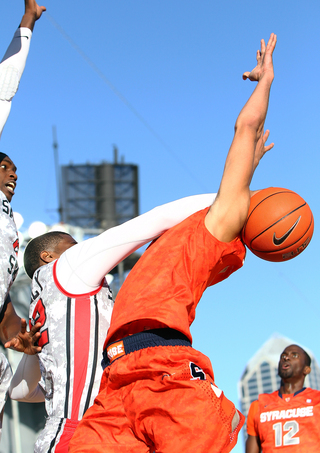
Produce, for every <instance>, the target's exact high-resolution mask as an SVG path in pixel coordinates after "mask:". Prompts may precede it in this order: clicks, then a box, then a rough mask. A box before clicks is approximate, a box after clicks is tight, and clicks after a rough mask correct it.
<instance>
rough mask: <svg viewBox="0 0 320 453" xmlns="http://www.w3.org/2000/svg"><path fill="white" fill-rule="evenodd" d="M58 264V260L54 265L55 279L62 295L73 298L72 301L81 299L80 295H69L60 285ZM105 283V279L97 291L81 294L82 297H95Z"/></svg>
mask: <svg viewBox="0 0 320 453" xmlns="http://www.w3.org/2000/svg"><path fill="white" fill-rule="evenodd" d="M57 262H58V260H56V261H55V262H54V265H53V279H54V282H55V284H56V286H57V288H58V290H59V291H61V292H62V294H64V295H65V296H67V297H71V298H72V299H74V298H77V297H79V294H72V293H68V291H66V290H65V289H64V288H63V287H62V286H61V285H60V283H59V281H58V277H57ZM103 283H104V278H103V279H102V280H101V283H100V286H99V287H98V288H97V289H95V290H94V291H91V292H90V293H85V294H80V297H82V296H94V295H95V294H97V293H98V292H99V291H100V289H101V288H102V286H103Z"/></svg>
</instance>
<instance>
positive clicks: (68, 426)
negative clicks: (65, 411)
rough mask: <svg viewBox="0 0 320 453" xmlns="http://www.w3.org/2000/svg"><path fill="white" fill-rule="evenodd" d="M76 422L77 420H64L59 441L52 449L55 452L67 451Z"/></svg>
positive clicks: (66, 452) (63, 452)
mask: <svg viewBox="0 0 320 453" xmlns="http://www.w3.org/2000/svg"><path fill="white" fill-rule="evenodd" d="M78 424H79V421H78V420H69V419H68V420H66V423H65V425H64V428H63V433H62V434H61V436H60V439H59V442H58V444H57V445H56V447H55V449H54V451H55V453H68V447H69V442H70V440H71V437H72V436H73V433H74V432H75V429H76V427H77V426H78Z"/></svg>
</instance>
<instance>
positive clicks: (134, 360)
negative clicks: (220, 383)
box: [69, 346, 244, 453]
mask: <svg viewBox="0 0 320 453" xmlns="http://www.w3.org/2000/svg"><path fill="white" fill-rule="evenodd" d="M235 414H236V409H235V406H234V405H233V403H232V402H231V401H229V400H228V399H227V398H226V397H225V396H224V394H223V392H222V391H221V390H220V389H218V387H216V386H215V385H214V382H213V371H212V368H211V364H210V361H209V359H208V358H207V357H206V356H204V355H203V354H201V353H200V352H198V351H196V350H195V349H193V348H192V347H191V346H155V347H148V348H145V349H140V350H137V351H135V352H131V353H129V354H128V355H124V356H123V357H120V358H119V359H117V360H115V361H114V362H113V363H112V364H111V365H110V366H108V367H107V368H106V369H105V371H104V373H103V377H102V381H101V388H100V393H99V395H98V396H97V398H96V399H95V402H94V405H93V406H92V407H91V408H89V409H88V411H87V412H86V414H85V415H84V417H83V419H82V421H81V422H80V423H79V425H78V427H77V429H76V431H75V434H74V436H73V437H72V439H71V442H70V445H69V453H80V452H81V453H85V452H90V453H93V452H101V453H138V452H139V453H150V452H153V451H155V452H161V453H172V452H184V453H189V452H190V453H191V452H192V453H194V452H206V453H218V452H223V453H227V452H229V451H230V450H232V448H233V447H234V445H235V444H236V441H237V436H238V432H239V430H240V428H241V427H242V425H243V423H244V417H243V416H242V414H240V413H239V416H240V421H239V423H238V426H237V427H236V428H235V429H234V431H233V432H232V429H231V422H232V419H233V417H234V415H235Z"/></svg>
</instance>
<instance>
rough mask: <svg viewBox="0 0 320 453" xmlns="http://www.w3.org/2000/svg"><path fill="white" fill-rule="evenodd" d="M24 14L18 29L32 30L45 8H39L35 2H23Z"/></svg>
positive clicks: (29, 0) (26, 0) (30, 0)
mask: <svg viewBox="0 0 320 453" xmlns="http://www.w3.org/2000/svg"><path fill="white" fill-rule="evenodd" d="M24 6H25V12H24V15H23V16H22V19H21V23H20V27H26V28H30V30H31V31H32V30H33V27H34V24H35V22H36V21H37V20H38V19H40V17H41V16H42V13H43V12H44V11H46V7H45V6H39V5H38V3H37V2H36V0H24Z"/></svg>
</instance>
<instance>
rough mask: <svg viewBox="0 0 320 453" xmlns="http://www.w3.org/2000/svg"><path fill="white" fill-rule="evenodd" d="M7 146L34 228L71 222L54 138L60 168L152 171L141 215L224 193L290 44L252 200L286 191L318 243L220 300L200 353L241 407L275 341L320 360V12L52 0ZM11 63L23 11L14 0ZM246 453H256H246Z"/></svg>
mask: <svg viewBox="0 0 320 453" xmlns="http://www.w3.org/2000/svg"><path fill="white" fill-rule="evenodd" d="M45 6H46V7H47V10H48V11H47V13H45V14H44V16H43V17H42V18H41V20H40V21H39V22H38V23H37V24H36V27H35V31H34V36H33V38H32V42H31V50H30V54H29V59H28V62H27V67H26V70H25V73H24V75H23V78H22V81H21V84H20V88H19V91H18V93H17V95H16V97H15V99H14V101H13V106H12V111H11V115H10V118H9V120H8V122H7V124H6V126H5V129H4V132H3V134H2V138H1V145H0V146H1V147H0V149H1V151H3V152H7V153H8V154H9V155H10V157H11V158H12V159H13V160H14V162H15V163H16V165H17V167H18V175H19V181H18V187H17V190H16V195H15V196H14V199H13V202H12V205H13V208H14V210H15V211H18V212H20V213H21V214H22V215H23V217H24V218H25V223H24V225H23V227H25V228H26V227H27V226H29V224H30V223H31V222H32V221H34V220H42V221H43V222H45V223H48V224H52V223H55V222H56V221H57V220H58V215H57V211H56V209H57V196H56V194H57V189H56V184H55V172H54V160H53V150H52V141H53V138H52V127H53V126H55V127H56V129H57V137H58V142H59V155H60V163H61V164H68V163H69V162H73V163H75V164H77V163H78V164H80V163H85V162H88V161H89V162H91V163H100V162H101V161H103V160H106V161H109V162H111V161H112V160H113V152H112V149H113V145H116V146H117V147H118V149H119V153H120V155H121V156H124V159H125V162H127V163H134V164H137V165H139V172H140V207H141V213H142V212H145V211H147V210H149V209H151V208H152V207H154V206H156V205H158V204H162V203H165V202H167V201H171V200H173V199H177V198H180V197H183V196H186V195H191V194H196V193H202V192H211V191H212V192H214V191H216V190H217V189H218V186H219V182H220V178H221V174H222V170H223V165H224V160H225V157H226V154H227V151H228V148H229V145H230V143H231V140H232V136H233V126H234V122H235V120H236V117H237V115H238V113H239V111H240V109H241V108H242V106H243V104H244V103H245V102H246V100H247V98H248V97H249V95H250V93H251V92H252V90H253V88H254V85H253V84H252V83H250V82H249V81H246V82H244V81H243V80H242V78H241V75H242V73H243V72H244V71H246V70H251V69H252V68H253V67H254V65H255V54H256V50H257V49H258V48H259V46H260V39H261V38H264V39H266V40H267V39H268V37H269V35H270V33H271V32H275V33H276V34H277V36H278V43H277V47H276V50H275V54H274V65H275V81H274V84H273V87H272V93H271V98H270V107H269V113H268V117H267V121H266V127H267V128H269V129H270V130H271V135H270V140H271V141H274V142H275V147H274V149H273V150H272V151H271V152H270V153H269V154H267V155H266V156H265V157H264V159H263V161H262V162H261V165H260V166H259V168H258V169H257V172H256V174H255V176H254V180H253V183H252V188H253V189H257V188H262V187H267V186H279V187H286V188H289V189H292V190H294V191H296V192H298V193H299V194H300V195H301V196H302V197H303V198H305V199H306V201H307V202H308V203H309V204H310V206H311V208H312V210H313V213H314V217H315V233H314V237H313V239H312V242H311V244H310V245H309V247H308V248H307V250H306V251H305V252H304V253H303V254H302V255H301V256H299V257H297V258H296V259H294V260H292V261H290V262H287V263H281V264H279V263H269V262H264V261H262V260H260V259H258V258H256V257H254V256H253V255H251V254H250V253H248V256H247V259H246V263H245V265H244V267H243V269H241V270H240V271H238V272H237V273H236V274H234V275H233V276H232V277H230V278H229V279H228V280H226V281H225V282H223V283H220V284H219V285H216V286H215V287H213V288H210V289H208V290H207V291H206V293H205V295H204V297H203V299H202V301H201V303H200V304H199V307H198V310H197V318H196V321H195V322H194V325H193V328H192V333H193V336H194V346H195V347H196V348H197V349H199V350H201V351H202V352H204V353H205V354H207V355H208V356H209V357H210V358H211V360H212V363H213V369H214V371H215V376H216V382H217V385H218V386H220V387H221V388H222V389H223V390H224V391H225V393H226V395H227V396H228V397H229V398H230V399H231V400H233V401H234V402H236V403H237V401H238V396H237V381H238V379H239V377H240V375H241V373H242V371H243V369H244V367H245V364H246V362H247V361H248V360H249V359H250V358H251V356H252V355H253V354H254V352H255V351H256V350H257V349H258V348H259V347H260V346H261V345H262V343H264V342H265V341H266V340H267V339H268V338H269V337H270V336H271V335H272V334H273V333H275V332H278V333H279V334H282V335H285V336H287V337H289V338H292V339H294V341H296V342H297V343H300V344H302V345H305V346H307V347H309V348H310V349H311V350H312V351H313V352H314V354H315V356H316V357H318V360H320V344H319V341H318V335H317V333H318V326H319V319H320V308H319V306H318V298H319V296H318V294H319V278H318V269H317V266H318V265H317V262H318V259H317V250H318V249H319V235H318V227H317V219H318V218H319V209H320V207H319V196H318V186H319V163H320V158H319V140H318V135H319V133H318V128H319V117H320V111H319V104H320V102H319V101H320V95H319V89H318V84H319V82H318V78H319V73H320V67H319V66H320V65H319V56H318V48H319V36H318V34H317V30H318V28H319V26H318V24H319V16H320V3H319V2H318V1H317V0H310V1H308V2H298V1H296V0H293V1H290V2H289V1H287V0H283V1H281V2H279V1H274V0H271V1H269V2H267V3H265V2H255V1H252V0H248V1H246V2H240V1H235V0H233V1H231V0H225V1H223V2H213V1H212V0H198V1H197V2H196V1H194V0H192V1H191V0H183V1H182V0H170V1H169V0H161V1H160V0H157V1H155V0H135V1H133V0H119V1H118V2H111V1H109V0H96V1H95V2H94V3H90V6H89V3H88V2H84V1H83V0H79V1H78V2H65V1H62V0H55V1H52V0H48V1H47V2H46V3H45ZM0 11H1V16H2V27H1V30H0V40H1V48H2V53H3V54H4V52H5V50H6V47H7V45H8V44H9V41H10V40H11V37H12V35H13V33H14V31H15V29H16V27H17V25H18V24H19V20H20V18H21V16H22V13H23V1H22V0H19V1H18V0H12V1H10V2H2V4H1V7H0ZM234 451H235V452H239V453H240V452H242V451H243V449H242V445H241V442H240V443H239V445H238V446H237V447H236V448H235V450H234Z"/></svg>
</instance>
